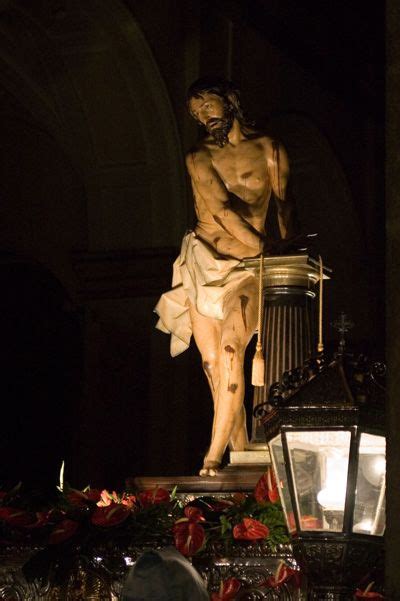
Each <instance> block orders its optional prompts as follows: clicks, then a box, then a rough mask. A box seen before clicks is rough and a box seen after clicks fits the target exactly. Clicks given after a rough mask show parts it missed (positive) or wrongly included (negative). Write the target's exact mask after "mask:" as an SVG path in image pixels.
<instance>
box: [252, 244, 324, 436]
mask: <svg viewBox="0 0 400 601" xmlns="http://www.w3.org/2000/svg"><path fill="white" fill-rule="evenodd" d="M244 263H245V265H246V268H248V269H255V270H257V272H258V269H259V260H258V259H247V260H245V261H244ZM329 271H330V270H327V269H326V268H324V278H328V275H327V273H328V272H329ZM319 279H320V267H319V263H318V262H317V261H316V260H315V259H313V258H311V257H309V256H308V255H304V254H302V255H291V256H278V257H265V258H264V272H263V288H264V318H263V336H262V338H263V349H264V354H265V383H264V386H263V387H257V388H255V389H254V398H253V409H254V407H256V406H257V405H259V404H260V403H265V402H266V401H267V400H268V394H269V389H270V386H271V385H272V384H274V383H275V382H278V381H279V380H280V378H281V376H282V374H283V372H285V371H287V370H290V369H294V368H296V367H298V366H301V365H303V363H304V362H305V361H306V360H307V359H308V358H309V357H310V356H311V355H312V354H313V353H315V352H316V351H317V347H316V320H315V317H316V312H315V310H314V306H313V305H314V304H315V303H314V299H315V296H316V285H317V282H318V281H319ZM250 448H266V444H265V434H264V428H263V426H262V425H261V423H260V420H259V419H256V418H255V417H253V424H252V437H251V443H250Z"/></svg>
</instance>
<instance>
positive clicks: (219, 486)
mask: <svg viewBox="0 0 400 601" xmlns="http://www.w3.org/2000/svg"><path fill="white" fill-rule="evenodd" d="M265 470H266V466H260V465H227V466H226V467H225V468H223V469H221V471H220V472H218V474H217V475H216V476H215V477H213V478H211V477H207V478H202V477H200V476H137V477H135V478H134V477H130V478H129V477H128V478H127V479H126V485H127V488H128V489H130V490H149V489H152V488H155V487H161V488H165V489H167V490H172V489H173V488H174V487H175V486H177V487H178V489H177V492H178V493H189V494H190V493H195V494H199V493H204V494H215V493H228V492H232V493H233V492H252V491H253V490H254V488H255V486H256V484H257V482H258V480H259V479H260V478H261V476H262V475H263V474H264V472H265Z"/></svg>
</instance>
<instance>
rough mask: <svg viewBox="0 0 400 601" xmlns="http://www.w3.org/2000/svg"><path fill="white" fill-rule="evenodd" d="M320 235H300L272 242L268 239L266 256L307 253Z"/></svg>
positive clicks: (266, 241)
mask: <svg viewBox="0 0 400 601" xmlns="http://www.w3.org/2000/svg"><path fill="white" fill-rule="evenodd" d="M317 236H318V234H299V235H297V236H292V237H291V238H286V239H284V240H271V239H268V238H266V240H265V243H264V250H263V254H264V255H287V254H290V253H298V252H306V251H309V250H310V247H311V246H312V244H313V242H314V241H315V239H316V237H317Z"/></svg>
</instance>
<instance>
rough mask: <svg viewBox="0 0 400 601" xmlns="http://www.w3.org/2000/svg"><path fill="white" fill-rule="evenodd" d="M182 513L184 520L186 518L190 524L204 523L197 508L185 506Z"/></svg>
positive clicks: (201, 514)
mask: <svg viewBox="0 0 400 601" xmlns="http://www.w3.org/2000/svg"><path fill="white" fill-rule="evenodd" d="M183 513H184V514H185V516H186V518H188V520H190V521H191V522H204V517H203V513H202V511H201V509H199V508H198V507H190V506H186V507H185V509H184V510H183ZM181 520H182V521H183V520H185V518H181ZM181 520H178V522H180V521H181Z"/></svg>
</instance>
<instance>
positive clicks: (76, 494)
mask: <svg viewBox="0 0 400 601" xmlns="http://www.w3.org/2000/svg"><path fill="white" fill-rule="evenodd" d="M100 495H101V493H100V491H99V490H97V489H95V488H92V489H90V490H86V491H81V490H77V489H76V488H71V489H70V490H69V491H68V493H67V495H66V497H67V499H68V501H69V502H70V503H71V505H74V506H76V507H83V506H85V505H87V504H88V502H90V501H93V502H94V503H97V501H98V500H99V499H100Z"/></svg>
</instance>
